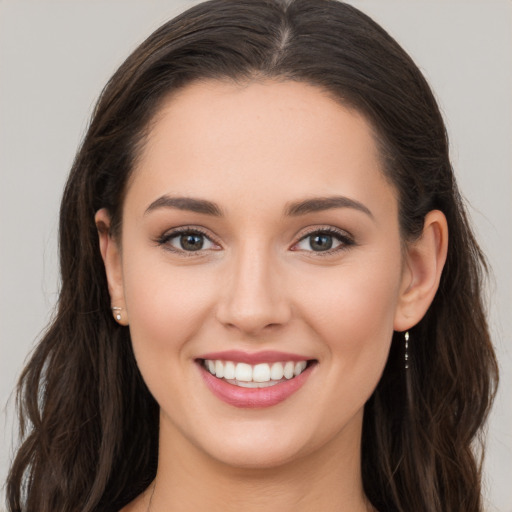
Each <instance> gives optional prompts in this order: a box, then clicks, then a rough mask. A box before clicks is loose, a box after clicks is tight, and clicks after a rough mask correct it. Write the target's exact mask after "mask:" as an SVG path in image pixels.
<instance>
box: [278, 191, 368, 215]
mask: <svg viewBox="0 0 512 512" xmlns="http://www.w3.org/2000/svg"><path fill="white" fill-rule="evenodd" d="M333 208H353V209H355V210H358V211H360V212H363V213H365V214H366V215H368V216H369V217H371V218H372V219H373V218H374V217H373V214H372V212H371V211H370V210H369V208H367V207H366V206H365V205H364V204H363V203H360V202H359V201H356V200H355V199H350V198H349V197H345V196H329V197H313V198H311V199H306V200H304V201H297V202H293V203H288V204H287V207H286V210H285V215H288V216H291V217H296V216H298V215H306V214H308V213H315V212H321V211H325V210H331V209H333Z"/></svg>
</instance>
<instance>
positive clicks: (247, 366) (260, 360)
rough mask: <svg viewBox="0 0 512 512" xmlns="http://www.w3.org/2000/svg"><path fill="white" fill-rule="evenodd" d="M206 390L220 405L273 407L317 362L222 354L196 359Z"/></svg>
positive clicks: (270, 353) (272, 353) (284, 355)
mask: <svg viewBox="0 0 512 512" xmlns="http://www.w3.org/2000/svg"><path fill="white" fill-rule="evenodd" d="M196 362H197V365H198V368H199V371H200V373H201V377H202V378H203V381H204V382H205V384H206V386H207V387H208V389H209V390H210V391H211V392H212V393H213V394H214V395H215V396H216V397H217V398H219V399H220V400H222V401H223V402H225V403H227V404H229V405H232V406H234V407H240V408H262V407H270V406H273V405H276V404H278V403H280V402H282V401H284V400H286V399H287V398H289V397H290V396H291V395H293V394H294V393H295V392H296V391H298V390H299V389H300V388H301V387H302V386H303V385H304V383H305V382H306V381H307V379H308V378H309V376H310V374H311V372H312V368H313V367H314V366H315V363H316V360H311V359H308V358H307V357H305V356H301V355H297V354H287V353H283V352H275V351H265V352H258V353H252V354H251V353H247V352H242V351H224V352H212V353H209V354H204V355H202V356H201V357H200V358H198V359H196Z"/></svg>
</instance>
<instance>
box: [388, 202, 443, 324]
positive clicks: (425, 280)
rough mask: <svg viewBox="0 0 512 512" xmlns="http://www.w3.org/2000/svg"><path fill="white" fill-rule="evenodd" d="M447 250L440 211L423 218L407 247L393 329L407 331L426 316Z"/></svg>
mask: <svg viewBox="0 0 512 512" xmlns="http://www.w3.org/2000/svg"><path fill="white" fill-rule="evenodd" d="M447 251H448V224H447V222H446V217H445V216H444V214H443V213H442V212H440V211H439V210H432V211H431V212H429V213H428V214H427V216H426V217H425V222H424V224H423V232H422V234H421V237H420V238H419V239H418V240H416V241H415V242H413V243H411V244H409V245H408V246H407V249H406V255H405V262H404V271H403V275H402V286H401V291H400V297H399V301H398V306H397V310H396V314H395V322H394V329H395V331H406V330H407V329H410V328H411V327H413V326H414V325H416V324H417V323H418V322H419V321H420V320H421V319H422V318H423V316H424V315H425V313H426V312H427V310H428V308H429V307H430V304H431V303H432V301H433V300H434V296H435V294H436V292H437V289H438V287H439V282H440V280H441V273H442V271H443V267H444V264H445V261H446V254H447Z"/></svg>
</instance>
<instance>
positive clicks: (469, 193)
mask: <svg viewBox="0 0 512 512" xmlns="http://www.w3.org/2000/svg"><path fill="white" fill-rule="evenodd" d="M193 3H195V2H191V1H183V0H181V1H178V0H174V1H173V0H168V1H165V2H164V1H160V0H158V1H156V0H138V1H130V0H61V1H46V0H31V1H26V0H3V1H1V0H0V410H1V413H2V415H1V418H0V428H1V430H2V434H1V436H0V481H2V482H3V480H4V477H5V474H6V471H7V466H8V460H9V458H10V456H11V454H12V448H11V438H12V435H13V399H12V396H11V393H12V389H13V387H14V385H15V381H16V378H17V376H18V375H19V373H20V371H21V369H22V367H23V363H24V360H25V359H26V357H27V355H28V353H29V352H30V350H31V348H32V347H33V343H34V340H35V339H36V338H37V336H38V333H40V331H41V330H42V329H43V327H44V326H45V324H46V323H47V321H48V319H49V318H50V316H51V312H52V307H53V305H54V304H55V301H56V297H57V291H58V273H57V242H56V239H57V212H58V208H59V202H60V195H61V192H62V187H63V184H64V180H65V178H66V175H67V172H68V171H69V168H70V166H71V163H72V160H73V156H74V153H75V150H76V148H77V146H78V144H79V141H80V140H81V138H82V136H83V134H84V131H85V129H86V126H87V122H88V118H89V115H90V113H91V111H92V108H93V105H94V102H95V99H96V98H97V96H98V94H99V92H100V90H101V89H102V87H103V85H104V84H105V82H106V81H107V79H108V78H109V77H110V75H111V74H112V73H113V71H114V70H115V69H116V68H117V66H118V65H119V64H120V63H121V62H122V61H123V59H124V58H125V57H126V56H127V55H128V53H129V52H130V51H131V50H132V49H134V48H135V46H136V45H137V44H138V43H140V42H142V40H143V39H144V38H145V37H146V36H147V35H149V33H150V32H151V31H153V30H154V29H155V28H157V27H158V26H159V25H160V24H161V23H162V22H163V21H165V20H167V19H168V18H170V17H172V16H174V15H175V14H177V13H178V12H180V11H181V10H183V9H184V8H185V7H188V6H190V5H192V4H193ZM351 3H354V4H355V5H356V6H358V7H359V8H360V9H362V10H363V11H365V12H367V13H368V14H370V15H371V16H372V17H374V19H376V20H377V21H378V22H380V23H381V24H382V25H383V26H384V27H385V28H386V29H387V30H388V31H389V32H390V33H391V34H392V35H393V36H394V37H395V38H396V39H397V40H398V41H399V42H400V43H401V44H402V45H403V46H404V48H405V49H406V50H407V51H408V52H409V53H410V54H411V55H412V57H413V58H414V59H415V60H416V62H417V64H418V65H419V66H420V68H421V69H422V70H423V72H424V73H425V75H426V76H427V78H428V80H429V81H430V83H431V85H432V86H433V89H434V91H435V93H436V95H437V97H438V99H439V102H440V105H441V108H442V111H443V113H444V116H445V119H446V122H447V125H448V131H449V134H450V140H451V152H452V158H453V164H454V167H455V170H456V174H457V177H458V180H459V184H460V187H461V189H462V192H463V194H464V195H465V197H466V198H467V200H468V202H469V204H470V206H469V211H470V215H471V217H472V219H473V221H474V223H475V227H476V231H477V233H478V236H479V239H480V241H481V243H482V245H483V247H484V249H485V251H486V252H487V254H488V257H489V259H490V262H491V265H492V267H493V271H494V279H493V282H492V283H491V286H490V315H491V327H492V332H493V336H494V340H495V344H496V348H497V352H498V357H499V361H500V365H501V387H500V392H499V395H498V397H497V402H496V405H495V408H494V410H493V414H492V417H491V421H490V426H489V434H488V449H487V459H486V465H485V481H486V489H487V494H486V496H487V502H488V510H489V511H494V510H495V511H500V512H512V485H511V484H512V476H511V475H512V350H511V332H512V294H511V290H512V227H511V226H512V170H511V169H512V165H511V164H512V3H511V2H510V1H506V0H501V1H498V0H461V1H455V0H437V1H436V0H401V1H398V0H359V1H358V0H353V1H352V2H351ZM404 93H406V91H404ZM5 404H7V405H5ZM0 503H3V500H2V501H1V502H0ZM1 507H2V505H1V504H0V509H1Z"/></svg>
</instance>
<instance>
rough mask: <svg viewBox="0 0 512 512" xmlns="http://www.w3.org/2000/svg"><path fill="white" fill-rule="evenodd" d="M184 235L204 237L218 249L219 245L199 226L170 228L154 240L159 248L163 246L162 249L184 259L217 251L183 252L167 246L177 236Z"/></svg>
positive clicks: (214, 238)
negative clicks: (184, 257)
mask: <svg viewBox="0 0 512 512" xmlns="http://www.w3.org/2000/svg"><path fill="white" fill-rule="evenodd" d="M185 233H191V234H199V235H202V236H204V237H205V238H206V239H208V240H209V241H210V242H211V243H212V244H214V245H216V246H218V247H220V243H219V242H218V240H217V239H216V237H214V236H213V235H212V234H211V233H209V232H207V231H206V230H205V229H204V228H202V227H200V226H179V227H176V228H171V229H168V230H167V231H165V232H164V233H163V234H162V235H161V236H159V237H157V238H156V239H155V243H156V244H157V245H160V246H164V248H165V249H166V250H168V251H170V252H174V253H177V254H180V255H183V256H186V257H190V256H201V255H204V253H207V252H209V251H217V250H219V249H217V248H215V249H211V248H210V249H200V250H198V251H185V250H182V249H178V248H176V247H173V246H171V245H169V244H168V242H169V241H170V240H172V239H173V238H176V237H177V236H179V235H182V234H185Z"/></svg>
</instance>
